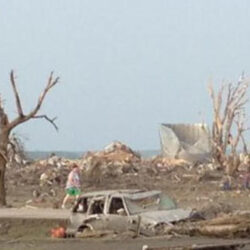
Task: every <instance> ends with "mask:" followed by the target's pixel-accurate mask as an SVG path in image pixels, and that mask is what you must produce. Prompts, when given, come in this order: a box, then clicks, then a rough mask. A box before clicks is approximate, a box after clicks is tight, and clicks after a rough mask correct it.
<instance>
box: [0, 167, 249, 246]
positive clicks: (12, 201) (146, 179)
mask: <svg viewBox="0 0 250 250" xmlns="http://www.w3.org/2000/svg"><path fill="white" fill-rule="evenodd" d="M211 173H212V174H211ZM211 173H208V174H203V175H198V174H197V171H196V170H195V169H192V170H187V169H185V168H182V167H178V168H175V169H173V170H172V171H167V172H155V171H152V172H150V170H146V171H144V170H143V171H139V172H137V173H128V174H122V175H118V176H117V175H116V176H105V177H102V178H101V179H100V178H99V179H98V180H95V179H91V178H89V177H88V176H85V175H84V174H83V176H82V179H83V185H82V191H83V192H87V191H92V190H102V189H106V190H107V189H125V188H133V189H134V188H140V189H145V190H152V189H158V190H162V191H163V192H164V193H166V194H168V195H169V196H170V197H171V198H173V199H174V200H175V201H176V203H177V204H178V206H179V207H183V208H187V207H190V208H193V209H197V210H199V211H201V212H202V213H203V215H205V216H206V217H207V218H212V217H214V216H215V215H217V214H219V213H227V212H230V211H235V210H249V207H250V191H249V190H243V189H241V184H240V178H239V177H235V179H234V180H233V186H234V188H233V189H232V190H230V191H223V190H222V188H221V186H220V183H221V178H222V175H223V173H222V172H220V171H218V170H214V171H212V172H211ZM14 175H15V170H14V169H8V173H7V194H8V198H7V201H8V204H9V205H10V206H12V207H24V206H27V204H28V206H34V207H44V208H48V207H54V208H55V207H60V204H61V202H62V199H63V197H64V194H65V193H64V185H58V186H56V187H53V188H54V190H55V191H56V196H55V197H52V196H45V197H43V198H42V199H41V198H34V197H33V195H32V193H33V191H34V190H39V191H40V192H48V191H49V187H47V188H46V187H45V188H43V189H44V190H41V188H40V187H39V179H38V180H37V179H32V176H29V175H28V174H27V176H26V177H22V178H20V179H18V180H16V181H15V182H13V179H12V176H14ZM8 180H10V181H8ZM28 200H30V201H29V202H28V203H27V201H28ZM31 200H32V201H31ZM25 223H26V222H24V221H23V222H22V221H15V222H13V221H3V220H1V221H0V225H1V227H0V229H1V230H0V235H1V238H0V249H6V250H7V249H8V250H9V249H13V250H14V249H18V250H19V249H39V250H40V249H41V250H42V249H46V250H47V249H63V250H64V249H65V250H66V249H71V250H74V249H79V247H81V249H89V250H92V249H93V250H94V249H104V250H105V249H114V250H115V249H142V245H145V244H147V245H150V246H159V247H163V246H174V245H175V246H176V245H190V244H191V245H192V244H194V243H208V242H216V241H218V242H220V241H223V242H224V241H232V240H229V239H228V240H226V239H216V240H214V239H209V238H202V237H199V238H194V237H182V238H179V237H177V238H176V237H174V238H171V239H169V238H156V239H145V238H139V239H131V238H130V239H128V238H125V239H123V238H120V239H91V240H79V239H65V240H54V239H51V238H50V233H49V232H50V229H51V228H52V227H54V226H56V225H59V224H60V223H61V222H60V221H56V220H51V221H49V222H48V221H47V222H46V223H45V222H42V221H40V222H38V221H37V220H36V221H34V223H33V224H32V223H31V224H25ZM4 225H5V226H4ZM6 225H7V226H6ZM6 227H7V228H8V230H6V231H4V228H6ZM233 240H234V241H236V240H237V239H233Z"/></svg>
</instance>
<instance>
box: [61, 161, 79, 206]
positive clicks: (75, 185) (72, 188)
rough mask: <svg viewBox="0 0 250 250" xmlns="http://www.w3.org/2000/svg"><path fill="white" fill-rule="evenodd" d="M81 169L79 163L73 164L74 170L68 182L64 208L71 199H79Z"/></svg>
mask: <svg viewBox="0 0 250 250" xmlns="http://www.w3.org/2000/svg"><path fill="white" fill-rule="evenodd" d="M80 186H81V184H80V169H79V167H78V165H77V164H73V166H72V170H71V171H70V173H69V175H68V178H67V183H66V189H65V190H66V195H65V197H64V199H63V203H62V208H63V209H64V208H65V206H66V203H67V202H68V200H69V199H72V198H75V200H77V199H78V197H79V195H80V193H81V189H80Z"/></svg>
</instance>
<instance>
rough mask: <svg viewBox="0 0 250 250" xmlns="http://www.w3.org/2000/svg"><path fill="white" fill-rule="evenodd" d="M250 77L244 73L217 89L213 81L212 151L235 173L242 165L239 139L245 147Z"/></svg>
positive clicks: (245, 147)
mask: <svg viewBox="0 0 250 250" xmlns="http://www.w3.org/2000/svg"><path fill="white" fill-rule="evenodd" d="M248 86H249V80H248V79H245V78H244V75H242V76H241V77H240V79H239V81H238V83H237V84H232V83H230V84H227V85H222V86H221V87H220V89H219V90H218V92H217V93H215V91H214V88H213V86H212V84H210V85H209V94H210V96H211V99H212V101H213V126H212V138H211V139H212V154H213V158H214V159H215V160H216V162H217V163H218V164H220V166H221V167H222V168H224V170H225V173H226V174H229V175H232V174H233V173H234V172H235V170H236V169H237V167H238V165H239V160H238V159H239V157H238V153H237V151H238V149H239V145H240V142H241V143H242V145H243V149H244V151H247V146H246V143H245V140H244V135H243V134H244V132H245V131H246V130H247V128H246V127H245V105H246V103H247V101H248V100H247V97H246V94H247V89H248Z"/></svg>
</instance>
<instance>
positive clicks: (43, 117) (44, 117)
mask: <svg viewBox="0 0 250 250" xmlns="http://www.w3.org/2000/svg"><path fill="white" fill-rule="evenodd" d="M32 118H33V119H45V120H47V121H48V122H50V123H51V124H52V125H53V127H54V128H55V129H56V130H57V131H58V127H57V125H56V123H55V120H56V118H57V117H54V118H52V119H50V118H49V117H48V116H47V115H36V116H33V117H32Z"/></svg>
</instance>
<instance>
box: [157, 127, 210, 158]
mask: <svg viewBox="0 0 250 250" xmlns="http://www.w3.org/2000/svg"><path fill="white" fill-rule="evenodd" d="M160 139H161V147H162V153H163V155H164V156H167V157H170V158H180V159H184V160H188V161H192V162H194V161H203V160H207V159H209V158H210V155H211V143H210V136H209V130H208V127H207V126H206V125H205V124H162V125H161V127H160Z"/></svg>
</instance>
